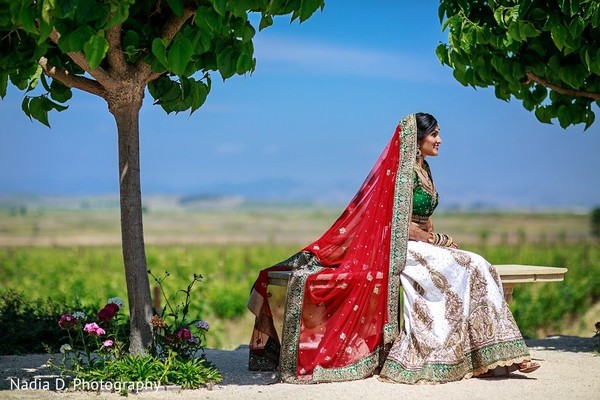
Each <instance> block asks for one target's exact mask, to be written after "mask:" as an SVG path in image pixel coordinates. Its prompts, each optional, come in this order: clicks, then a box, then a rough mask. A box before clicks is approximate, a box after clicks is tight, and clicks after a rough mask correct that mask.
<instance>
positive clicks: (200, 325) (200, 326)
mask: <svg viewBox="0 0 600 400" xmlns="http://www.w3.org/2000/svg"><path fill="white" fill-rule="evenodd" d="M196 328H198V329H204V330H205V331H207V330H208V328H210V325H209V324H208V322H206V321H204V320H200V321H198V322H196Z"/></svg>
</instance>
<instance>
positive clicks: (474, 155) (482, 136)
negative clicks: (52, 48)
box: [0, 0, 600, 209]
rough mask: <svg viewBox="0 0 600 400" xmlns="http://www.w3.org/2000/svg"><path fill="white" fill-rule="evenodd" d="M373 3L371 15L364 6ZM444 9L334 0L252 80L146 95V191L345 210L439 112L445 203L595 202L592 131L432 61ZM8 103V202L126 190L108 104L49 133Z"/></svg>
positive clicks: (260, 46) (291, 33)
mask: <svg viewBox="0 0 600 400" xmlns="http://www.w3.org/2000/svg"><path fill="white" fill-rule="evenodd" d="M367 4H368V6H366V5H367ZM439 42H447V32H442V31H441V26H440V23H439V19H438V16H437V2H435V1H426V2H423V1H406V2H405V1H402V2H399V1H391V0H387V1H386V0H373V1H370V2H368V3H367V2H364V1H360V2H359V1H354V0H351V1H349V0H328V1H326V5H325V9H324V10H323V11H322V12H320V11H319V12H317V13H316V14H315V15H314V16H313V17H312V18H310V19H309V20H307V21H305V22H304V23H302V24H298V22H297V21H296V22H293V23H291V24H290V20H289V17H279V18H276V19H275V24H274V25H273V26H271V27H269V28H267V29H265V30H263V31H260V32H257V34H256V36H255V40H254V45H255V57H256V59H257V66H256V70H255V71H254V72H253V73H252V74H247V75H244V76H234V77H232V78H230V79H228V80H226V81H225V82H223V81H222V79H221V78H220V75H218V73H213V74H212V78H213V79H212V81H213V86H212V91H211V93H210V94H209V97H208V99H207V101H206V103H205V104H204V105H203V107H202V108H201V109H200V110H198V111H196V112H195V113H194V114H192V115H190V114H189V112H185V113H180V114H177V115H175V114H170V115H167V114H165V112H164V111H163V110H162V109H161V108H160V107H158V106H154V105H152V98H151V96H150V95H147V96H146V99H145V103H144V106H143V107H142V111H141V114H140V132H141V133H140V135H141V138H140V141H141V144H140V151H141V176H142V192H143V195H146V196H148V195H158V194H169V195H180V196H195V195H225V196H243V197H245V198H251V199H257V200H276V201H312V202H317V203H319V202H323V203H325V202H327V203H340V204H341V203H346V202H348V201H349V200H350V199H351V197H352V196H353V195H354V193H355V192H356V190H357V189H358V187H359V186H360V184H361V183H362V181H363V180H364V178H365V177H366V175H367V174H368V172H369V170H370V169H371V167H372V165H373V163H374V162H375V160H376V159H377V157H378V156H379V154H380V153H381V151H382V150H383V148H384V146H385V145H386V144H387V142H388V141H389V139H390V138H391V136H392V134H393V131H394V129H395V127H396V125H397V123H398V121H399V120H400V119H401V118H402V117H404V116H405V115H407V114H409V113H413V112H429V113H431V114H433V115H434V116H435V117H436V118H437V120H438V122H439V124H440V127H441V132H440V133H441V137H442V140H443V143H442V145H441V150H440V155H439V156H438V157H436V158H430V159H428V161H429V162H430V165H431V168H432V170H433V175H434V180H435V182H436V185H437V188H438V191H439V192H440V207H447V208H454V207H461V208H463V207H474V206H490V207H497V208H578V209H589V208H591V207H596V206H600V184H599V183H600V178H599V177H598V172H599V171H600V156H599V154H598V152H599V151H600V112H599V111H600V110H598V107H596V108H595V111H596V112H597V113H596V114H597V118H596V120H597V122H596V123H595V125H593V126H592V127H590V128H589V129H588V130H587V131H584V129H583V128H584V127H583V126H576V127H571V128H568V129H566V130H565V129H562V128H561V127H560V126H559V125H558V124H557V123H555V124H554V125H547V124H542V123H540V122H538V121H537V119H536V118H535V116H534V114H533V113H531V112H528V111H527V110H525V109H524V108H523V106H522V105H521V103H520V102H518V101H516V100H514V99H513V100H512V101H510V102H503V101H501V100H498V99H497V98H496V97H495V96H494V93H493V89H491V88H486V89H481V88H479V89H477V90H475V89H473V88H471V87H464V86H462V85H461V84H460V83H458V82H457V81H455V80H454V78H453V77H452V70H451V69H450V68H449V67H447V66H442V65H441V64H440V62H439V61H438V59H437V57H436V55H435V47H436V46H437V45H438V43H439ZM22 99H23V94H22V93H21V92H19V91H17V90H16V89H14V88H13V89H9V91H8V94H7V96H6V97H5V98H4V100H2V101H0V120H1V121H2V128H1V129H0V196H6V195H50V196H65V195H107V194H108V195H112V194H117V193H118V167H117V139H116V126H115V123H114V119H113V118H112V115H111V114H110V113H109V112H108V110H107V107H106V104H105V103H104V101H103V100H102V99H99V98H96V97H94V96H92V95H89V94H87V93H82V92H76V93H75V95H74V97H73V99H72V100H71V101H70V102H69V109H68V110H67V111H64V112H62V113H51V115H50V124H51V126H52V128H51V129H48V128H47V127H45V126H43V125H42V124H39V123H37V122H31V121H30V120H29V118H28V117H27V116H25V114H23V112H22V111H21V107H20V104H21V101H22Z"/></svg>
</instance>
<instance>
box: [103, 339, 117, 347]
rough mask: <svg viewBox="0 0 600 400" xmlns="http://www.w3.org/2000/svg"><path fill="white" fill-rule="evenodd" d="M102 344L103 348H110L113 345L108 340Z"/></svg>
mask: <svg viewBox="0 0 600 400" xmlns="http://www.w3.org/2000/svg"><path fill="white" fill-rule="evenodd" d="M102 344H103V345H104V347H111V346H112V345H113V344H115V342H113V341H112V340H110V339H108V340H105V341H104V343H102Z"/></svg>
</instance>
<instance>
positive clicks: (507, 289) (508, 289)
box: [502, 283, 515, 304]
mask: <svg viewBox="0 0 600 400" xmlns="http://www.w3.org/2000/svg"><path fill="white" fill-rule="evenodd" d="M514 287H515V284H514V283H503V284H502V289H503V290H504V300H505V301H506V303H507V304H510V302H511V301H512V298H513V289H514Z"/></svg>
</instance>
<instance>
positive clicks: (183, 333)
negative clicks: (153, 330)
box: [177, 328, 192, 340]
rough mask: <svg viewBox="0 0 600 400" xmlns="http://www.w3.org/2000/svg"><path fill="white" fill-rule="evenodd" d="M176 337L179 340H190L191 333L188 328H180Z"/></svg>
mask: <svg viewBox="0 0 600 400" xmlns="http://www.w3.org/2000/svg"><path fill="white" fill-rule="evenodd" d="M177 337H178V338H179V339H181V340H190V339H191V338H192V334H191V333H190V330H189V329H188V328H181V329H180V330H179V331H177Z"/></svg>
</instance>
